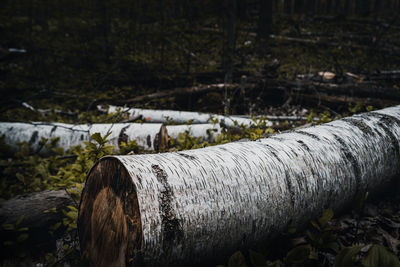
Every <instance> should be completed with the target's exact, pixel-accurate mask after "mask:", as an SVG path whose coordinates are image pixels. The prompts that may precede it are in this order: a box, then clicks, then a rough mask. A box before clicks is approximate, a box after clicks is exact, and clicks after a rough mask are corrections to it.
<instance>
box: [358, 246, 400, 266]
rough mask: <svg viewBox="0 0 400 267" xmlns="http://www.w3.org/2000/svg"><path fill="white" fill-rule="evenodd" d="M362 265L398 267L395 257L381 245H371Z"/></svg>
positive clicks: (399, 264) (397, 260) (398, 263)
mask: <svg viewBox="0 0 400 267" xmlns="http://www.w3.org/2000/svg"><path fill="white" fill-rule="evenodd" d="M362 264H363V265H364V266H365V267H375V266H385V267H399V266H400V262H399V259H398V258H397V257H396V255H395V254H394V253H393V252H391V251H390V250H389V249H387V248H386V247H384V246H382V245H373V246H371V248H370V249H369V251H368V254H367V256H366V257H365V258H364V259H363V261H362Z"/></svg>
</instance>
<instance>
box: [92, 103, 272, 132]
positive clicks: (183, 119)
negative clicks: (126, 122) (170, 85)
mask: <svg viewBox="0 0 400 267" xmlns="http://www.w3.org/2000/svg"><path fill="white" fill-rule="evenodd" d="M98 108H99V109H100V110H104V108H102V107H98ZM118 110H119V111H121V112H127V113H128V114H129V116H131V117H138V116H142V117H143V118H144V119H146V120H147V121H148V122H154V123H171V122H174V123H177V124H184V123H187V122H188V121H190V122H191V123H192V124H204V123H212V120H213V119H218V121H219V122H220V123H222V124H223V125H225V126H227V127H234V126H236V125H235V122H236V123H237V124H238V125H241V124H243V125H245V126H252V125H255V124H256V123H257V122H259V121H260V120H259V119H258V120H256V121H253V120H252V119H250V118H243V117H240V116H223V115H218V114H210V113H201V112H192V111H176V110H153V109H141V108H127V107H118V106H109V107H108V109H105V111H107V112H108V113H115V112H117V111H118ZM272 125H273V123H272V122H270V121H267V124H266V126H272Z"/></svg>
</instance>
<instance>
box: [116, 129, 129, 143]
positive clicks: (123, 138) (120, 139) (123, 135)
mask: <svg viewBox="0 0 400 267" xmlns="http://www.w3.org/2000/svg"><path fill="white" fill-rule="evenodd" d="M128 128H129V125H127V126H125V127H124V128H122V129H121V131H120V132H119V135H118V147H119V148H121V143H122V142H125V143H126V144H127V143H128V138H129V137H128V135H127V134H126V133H125V132H126V129H128Z"/></svg>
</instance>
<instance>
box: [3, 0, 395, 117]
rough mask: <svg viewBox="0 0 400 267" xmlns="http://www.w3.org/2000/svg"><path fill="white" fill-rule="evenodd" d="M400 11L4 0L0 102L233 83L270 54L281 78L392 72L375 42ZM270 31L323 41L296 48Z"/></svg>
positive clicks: (391, 42) (322, 0)
mask: <svg viewBox="0 0 400 267" xmlns="http://www.w3.org/2000/svg"><path fill="white" fill-rule="evenodd" d="M399 11H400V1H399V0H373V1H365V0H363V1H361V0H296V1H295V0H267V1H260V0H259V1H257V0H243V1H240V0H224V1H212V0H201V1H199V0H193V1H187V0H167V1H155V0H146V1H143V0H137V1H128V0H112V1H106V0H97V1H94V0H80V1H76V0H70V1H66V0H53V1H50V0H18V1H14V0H3V1H1V3H0V31H1V36H2V37H1V39H0V68H1V69H0V90H1V91H2V92H3V93H4V94H6V96H7V98H3V99H2V100H1V104H2V106H3V108H5V109H7V108H9V106H10V105H13V103H14V104H15V103H17V102H21V101H27V100H32V99H40V98H44V97H48V96H54V97H56V96H57V95H58V96H60V101H65V95H64V97H63V96H62V93H64V94H66V93H68V94H70V95H73V94H76V95H82V93H84V92H96V93H97V94H98V93H100V92H106V91H107V92H109V94H112V95H118V96H119V97H124V96H128V95H130V96H131V95H132V94H141V93H143V92H144V91H145V90H146V88H151V89H152V90H158V89H168V88H172V87H182V86H189V85H192V84H194V83H199V82H200V83H209V82H224V81H225V82H228V83H231V82H235V81H236V82H238V81H239V80H240V79H241V76H242V74H243V73H244V74H247V75H248V74H249V73H254V72H257V71H260V69H262V68H263V66H264V65H265V64H267V63H268V62H270V61H271V60H272V59H274V58H277V59H278V60H279V62H280V65H279V69H278V73H279V75H280V77H284V78H288V77H289V78H291V77H292V76H293V75H294V73H295V72H296V73H297V72H308V71H321V70H330V71H335V72H338V71H343V70H353V71H358V72H360V71H370V70H375V69H377V68H381V65H379V64H378V63H379V62H380V61H381V62H384V63H385V64H387V68H389V69H390V68H392V67H396V66H397V63H396V62H398V61H397V60H398V57H396V58H393V55H392V54H390V53H386V52H384V53H382V54H379V55H377V54H376V53H375V50H376V49H375V48H376V47H378V46H379V47H381V44H382V42H384V43H385V44H386V45H388V46H395V45H400V44H399V43H398V39H399V36H398V34H397V36H392V35H391V32H392V31H393V32H396V31H398V27H399V26H398V23H399V22H398V21H397V20H396V19H397V17H396V14H397V13H398V12H399ZM327 22H328V23H327ZM396 23H397V24H396ZM393 25H396V26H393ZM395 27H397V30H396V28H395ZM349 30H351V32H346V31H349ZM271 34H273V36H275V38H272V39H271V38H270V37H271ZM277 36H280V37H282V36H283V37H296V38H303V39H304V38H308V39H312V38H314V37H315V36H318V37H321V38H325V39H326V41H323V40H325V39H319V41H318V43H315V44H314V45H313V44H311V45H308V46H304V45H297V43H296V42H297V41H296V40H295V41H294V43H296V45H295V46H293V45H292V43H293V40H292V41H291V40H290V39H282V38H281V39H277ZM312 40H313V39H312ZM332 42H336V43H337V45H333V46H332V45H330V43H332ZM378 42H380V43H379V44H378ZM395 42H397V44H396V43H395ZM288 43H289V44H288ZM341 44H345V46H340V45H341ZM352 44H356V46H355V48H354V47H351V45H352ZM288 45H289V46H290V47H289V46H288ZM361 46H364V48H362V47H361ZM316 47H317V48H318V49H316ZM316 51H318V52H316ZM375 57H377V58H378V59H376V58H375ZM349 58H351V59H352V60H351V62H347V61H346V60H348V59H349ZM377 62H378V63H377ZM375 63H376V64H378V65H377V66H374V64H375ZM61 92H62V93H61ZM70 103H76V99H73V100H71V102H70ZM86 104H87V103H85V105H86Z"/></svg>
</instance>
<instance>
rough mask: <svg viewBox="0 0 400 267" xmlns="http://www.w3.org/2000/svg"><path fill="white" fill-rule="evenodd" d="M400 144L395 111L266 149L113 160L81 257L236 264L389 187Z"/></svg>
mask: <svg viewBox="0 0 400 267" xmlns="http://www.w3.org/2000/svg"><path fill="white" fill-rule="evenodd" d="M399 141H400V106H396V107H392V108H387V109H384V110H380V111H376V112H370V113H365V114H360V115H355V116H352V117H349V118H345V119H342V120H337V121H333V122H331V123H327V124H324V125H320V126H316V127H311V128H307V129H301V130H296V131H293V132H289V133H284V134H279V135H275V136H272V137H270V138H266V139H261V140H258V141H252V142H236V143H230V144H225V145H220V146H215V147H208V148H204V149H197V150H192V151H184V152H173V153H163V154H151V155H134V156H114V157H105V158H103V159H102V160H100V161H99V162H98V163H97V164H96V165H95V166H94V167H93V168H92V170H91V171H90V173H89V175H88V179H87V182H86V187H85V189H84V192H83V194H82V201H81V206H80V213H79V219H78V227H79V233H80V242H81V249H82V252H83V254H84V256H85V257H87V258H88V259H89V261H90V262H91V263H92V265H93V266H111V265H113V266H125V265H126V264H127V265H132V264H133V265H137V264H139V265H141V264H143V265H150V266H166V265H174V266H176V265H180V264H185V263H186V264H188V263H189V264H191V265H192V264H194V263H199V262H202V261H203V262H204V261H206V260H209V259H215V258H218V257H222V256H224V255H229V254H231V253H232V252H234V251H235V250H237V249H239V248H243V247H249V246H251V245H254V244H255V243H256V242H257V241H261V240H266V239H268V238H271V237H273V236H274V235H276V234H277V233H279V232H280V231H282V230H284V229H285V228H286V227H287V226H288V224H289V223H294V224H303V223H305V222H306V221H308V220H309V219H311V218H312V217H315V216H317V215H318V214H319V213H320V212H322V210H323V209H325V208H328V207H331V208H333V209H335V210H338V209H340V208H343V207H344V206H345V205H346V204H348V203H349V202H350V201H351V200H352V199H353V197H354V196H355V195H356V194H357V193H359V192H364V191H375V190H377V189H378V188H380V187H382V186H383V185H385V184H387V183H388V182H389V181H391V179H392V178H393V177H396V176H397V175H398V174H399V166H400V164H399V161H400V149H399Z"/></svg>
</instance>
